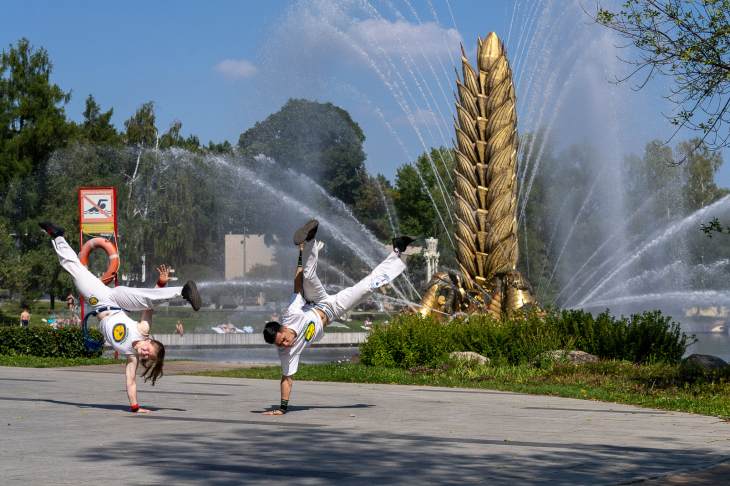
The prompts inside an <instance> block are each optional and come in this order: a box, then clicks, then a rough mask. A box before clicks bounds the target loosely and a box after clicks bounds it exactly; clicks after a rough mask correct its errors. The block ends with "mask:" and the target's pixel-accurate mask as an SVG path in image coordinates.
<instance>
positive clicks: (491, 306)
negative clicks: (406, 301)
mask: <svg viewBox="0 0 730 486" xmlns="http://www.w3.org/2000/svg"><path fill="white" fill-rule="evenodd" d="M421 306H422V307H421V310H420V311H419V313H420V314H421V315H423V316H427V315H434V316H440V317H446V316H449V317H453V316H458V315H460V314H475V313H477V314H489V315H491V316H493V317H495V318H502V317H505V316H509V315H513V314H514V313H515V312H516V311H520V310H528V309H532V308H534V309H538V310H539V307H538V306H537V303H536V301H535V297H534V295H533V292H532V289H531V288H530V285H529V284H528V283H527V280H526V279H525V278H523V276H522V274H521V273H520V272H518V271H516V270H515V271H512V272H508V273H505V274H500V275H497V276H495V277H494V278H492V280H490V281H489V282H486V283H485V284H484V285H475V286H474V288H473V289H471V290H467V289H466V288H465V287H464V285H463V282H462V279H461V276H460V275H459V274H458V273H445V272H439V273H436V274H434V276H433V277H432V278H431V281H430V282H429V284H428V290H426V293H425V294H424V295H423V298H422V300H421Z"/></svg>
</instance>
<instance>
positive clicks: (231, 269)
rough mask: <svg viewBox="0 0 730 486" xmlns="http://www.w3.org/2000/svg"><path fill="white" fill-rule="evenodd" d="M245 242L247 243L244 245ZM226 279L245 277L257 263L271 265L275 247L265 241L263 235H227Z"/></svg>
mask: <svg viewBox="0 0 730 486" xmlns="http://www.w3.org/2000/svg"><path fill="white" fill-rule="evenodd" d="M244 242H245V245H244ZM225 252H226V255H225V256H226V280H233V279H236V278H242V277H244V268H243V267H244V260H245V262H246V269H245V272H249V271H250V270H251V268H252V267H254V266H256V265H264V266H269V265H273V264H274V249H273V248H269V247H267V246H266V243H264V236H263V235H246V238H245V239H244V237H243V235H226V240H225Z"/></svg>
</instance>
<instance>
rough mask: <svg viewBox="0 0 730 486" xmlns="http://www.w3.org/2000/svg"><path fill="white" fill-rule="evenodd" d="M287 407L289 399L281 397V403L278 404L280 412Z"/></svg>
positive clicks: (284, 410)
mask: <svg viewBox="0 0 730 486" xmlns="http://www.w3.org/2000/svg"><path fill="white" fill-rule="evenodd" d="M287 408H289V400H284V399H283V398H282V399H281V404H280V405H279V410H281V411H282V412H286V409H287Z"/></svg>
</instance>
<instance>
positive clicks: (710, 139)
mask: <svg viewBox="0 0 730 486" xmlns="http://www.w3.org/2000/svg"><path fill="white" fill-rule="evenodd" d="M595 19H596V21H597V22H598V23H600V24H602V25H604V26H606V27H608V28H610V29H612V30H614V31H616V32H618V33H619V35H621V36H622V37H623V38H624V39H626V40H628V41H629V43H630V44H631V45H633V46H634V47H635V48H636V49H637V50H638V54H637V56H636V58H635V59H633V60H629V61H628V62H629V63H630V64H632V65H633V66H634V70H633V72H632V73H631V74H629V76H628V77H627V78H625V79H629V78H632V77H634V76H642V78H640V80H639V85H638V86H639V88H642V87H643V86H644V85H646V84H647V82H648V81H649V80H650V79H651V78H652V77H653V76H655V75H656V74H661V75H666V76H670V77H671V78H672V79H673V82H674V86H673V87H672V88H671V91H670V93H669V95H668V99H670V100H671V101H672V102H674V103H675V104H676V105H677V106H678V108H679V110H678V112H677V113H676V114H675V115H673V116H672V117H671V122H672V123H673V124H674V125H676V126H677V130H679V129H680V128H682V127H687V128H690V129H693V130H697V131H699V132H700V133H702V137H701V138H700V139H699V142H706V143H708V145H709V146H710V147H711V148H713V149H716V148H719V147H723V146H727V145H728V143H730V130H729V129H728V127H729V125H728V124H729V123H730V110H728V107H729V106H730V1H729V0H701V1H695V2H687V1H684V0H626V1H625V2H624V3H623V5H622V7H621V9H620V10H618V11H612V10H609V9H604V8H599V9H598V11H597V13H596V16H595ZM675 133H676V132H675ZM683 161H684V159H683V160H681V161H680V162H683Z"/></svg>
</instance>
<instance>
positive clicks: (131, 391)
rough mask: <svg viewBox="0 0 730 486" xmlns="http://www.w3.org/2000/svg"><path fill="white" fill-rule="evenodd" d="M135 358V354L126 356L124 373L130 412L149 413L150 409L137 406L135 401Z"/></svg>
mask: <svg viewBox="0 0 730 486" xmlns="http://www.w3.org/2000/svg"><path fill="white" fill-rule="evenodd" d="M138 362H139V361H138V360H137V357H136V356H129V357H128V358H127V366H126V368H125V371H124V374H125V375H126V378H127V398H129V409H130V411H132V412H141V413H149V412H150V411H149V410H147V409H145V408H139V403H138V402H137V363H138Z"/></svg>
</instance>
